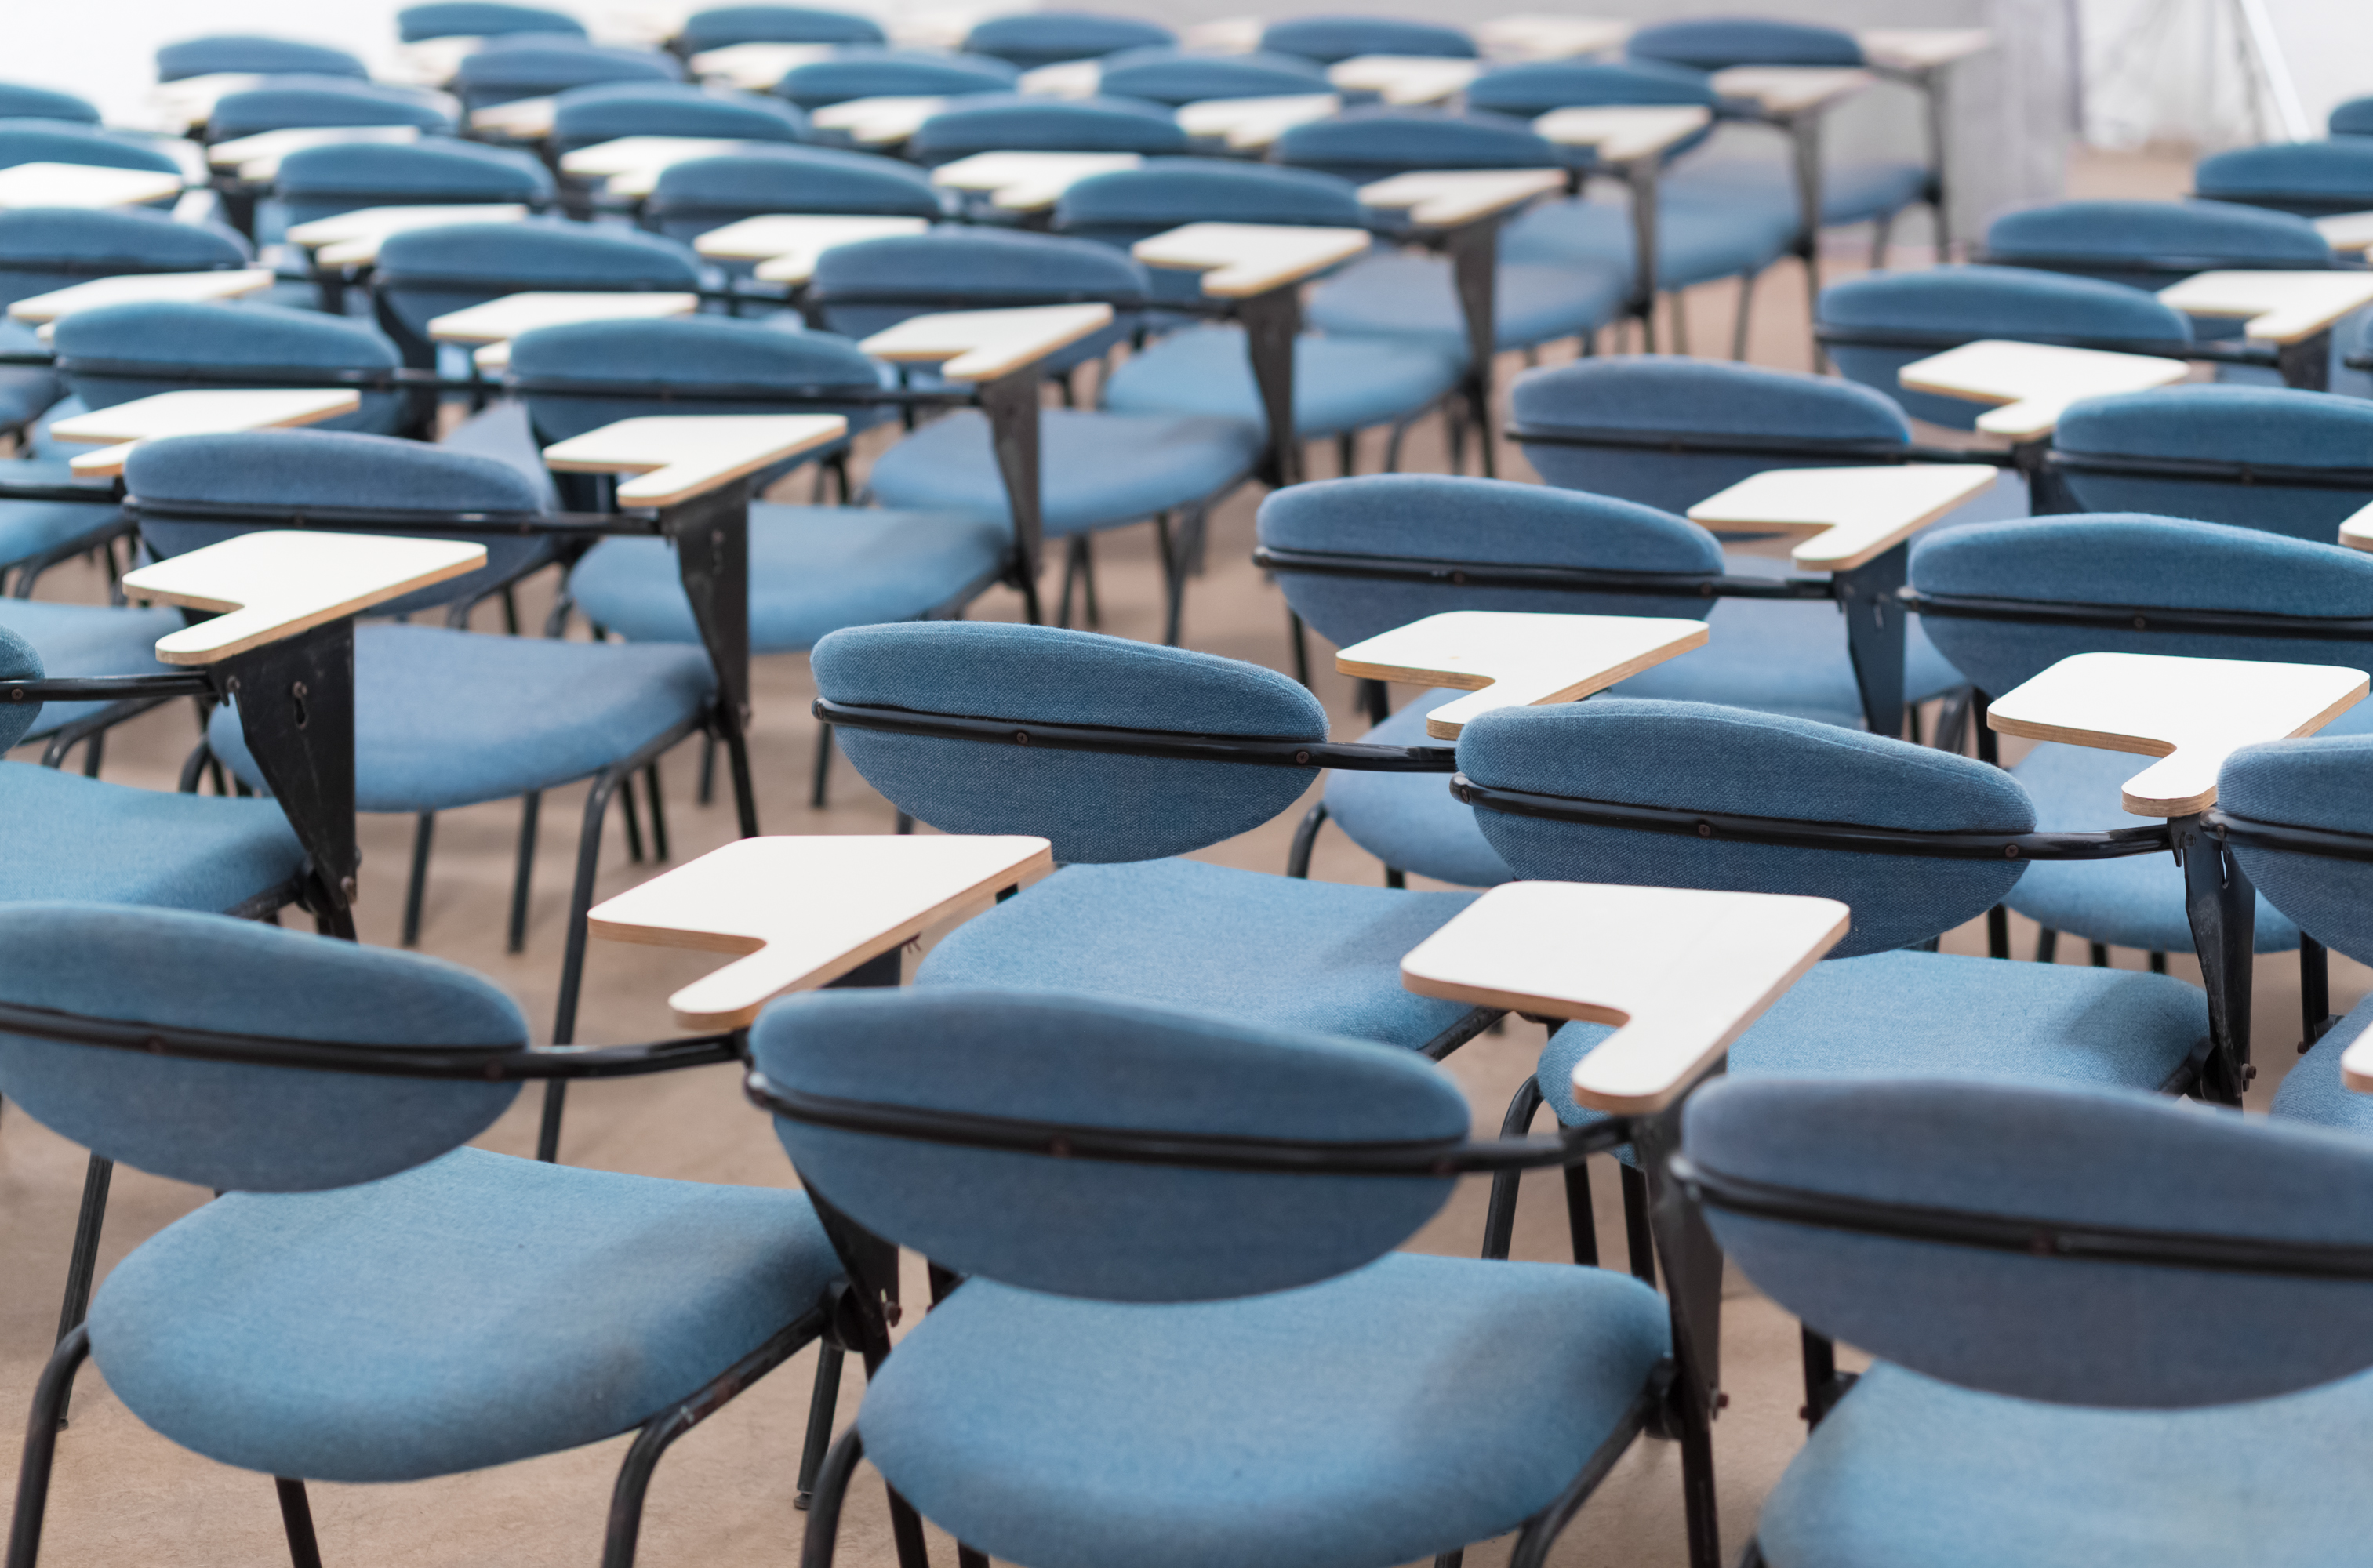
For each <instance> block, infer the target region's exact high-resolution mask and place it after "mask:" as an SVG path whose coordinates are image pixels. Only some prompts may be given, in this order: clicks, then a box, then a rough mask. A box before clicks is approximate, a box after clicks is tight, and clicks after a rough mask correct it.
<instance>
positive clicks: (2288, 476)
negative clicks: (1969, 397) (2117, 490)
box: [2043, 447, 2373, 490]
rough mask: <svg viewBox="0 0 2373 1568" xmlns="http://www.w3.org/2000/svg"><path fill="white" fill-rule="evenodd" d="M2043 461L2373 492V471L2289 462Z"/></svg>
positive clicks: (2107, 456)
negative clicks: (2301, 464) (2312, 466)
mask: <svg viewBox="0 0 2373 1568" xmlns="http://www.w3.org/2000/svg"><path fill="white" fill-rule="evenodd" d="M2043 460H2044V461H2045V462H2046V463H2048V464H2050V465H2051V466H2052V467H2053V468H2056V469H2065V470H2068V471H2070V472H2072V473H2114V474H2133V475H2136V476H2139V477H2141V478H2145V479H2161V478H2175V479H2206V480H2222V481H2224V482H2227V483H2229V484H2278V485H2286V486H2288V487H2290V488H2292V489H2296V490H2373V468H2354V469H2352V468H2302V467H2299V466H2297V465H2295V464H2289V463H2241V462H2232V461H2228V460H2225V459H2215V458H2145V457H2128V456H2124V455H2122V454H2118V453H2110V452H2069V451H2063V450H2062V449H2060V448H2059V447H2053V448H2052V451H2051V452H2050V453H2049V454H2047V455H2046V456H2045V458H2044V459H2043Z"/></svg>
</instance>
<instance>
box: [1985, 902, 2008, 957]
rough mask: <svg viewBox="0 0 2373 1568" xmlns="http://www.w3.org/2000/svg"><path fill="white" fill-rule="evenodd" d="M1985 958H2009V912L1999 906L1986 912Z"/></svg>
mask: <svg viewBox="0 0 2373 1568" xmlns="http://www.w3.org/2000/svg"><path fill="white" fill-rule="evenodd" d="M1986 957H1987V958H2009V957H2010V911H2008V910H2006V909H2005V908H2004V907H2003V906H2002V905H2000V904H1996V905H1995V906H1994V907H1993V908H1992V909H1990V910H1988V911H1986Z"/></svg>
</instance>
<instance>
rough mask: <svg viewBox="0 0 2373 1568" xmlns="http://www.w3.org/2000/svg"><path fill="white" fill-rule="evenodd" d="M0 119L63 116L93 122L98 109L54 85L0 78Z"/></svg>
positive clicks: (65, 119) (55, 117)
mask: <svg viewBox="0 0 2373 1568" xmlns="http://www.w3.org/2000/svg"><path fill="white" fill-rule="evenodd" d="M0 120H64V121H67V122H72V123H75V124H78V125H96V124H98V123H99V109H98V106H97V105H95V104H93V103H91V102H90V101H89V100H88V99H81V98H76V96H75V95H74V94H72V93H69V92H60V91H59V90H58V89H57V88H55V87H34V86H33V85H31V84H30V83H28V82H0Z"/></svg>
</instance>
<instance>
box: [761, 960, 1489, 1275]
mask: <svg viewBox="0 0 2373 1568" xmlns="http://www.w3.org/2000/svg"><path fill="white" fill-rule="evenodd" d="M750 1049H751V1060H752V1063H753V1064H754V1066H755V1067H756V1068H757V1070H758V1071H759V1072H761V1073H763V1074H766V1078H767V1081H768V1082H769V1083H771V1084H772V1085H774V1086H776V1087H777V1088H778V1089H780V1090H783V1091H785V1092H787V1093H798V1094H805V1095H821V1096H824V1097H826V1098H833V1099H838V1100H853V1101H858V1102H860V1103H866V1104H875V1105H895V1106H904V1107H908V1108H913V1109H938V1110H961V1111H963V1112H964V1113H966V1114H969V1115H976V1116H998V1117H1007V1118H1013V1119H1018V1120H1021V1121H1036V1122H1046V1123H1053V1124H1055V1125H1058V1126H1067V1127H1110V1128H1140V1129H1159V1130H1160V1131H1162V1132H1171V1133H1179V1134H1187V1135H1201V1136H1206V1137H1214V1136H1224V1137H1239V1138H1262V1139H1271V1138H1274V1139H1291V1140H1293V1141H1296V1142H1317V1143H1350V1144H1367V1143H1420V1144H1422V1143H1431V1142H1436V1141H1455V1140H1456V1139H1458V1138H1461V1137H1463V1136H1464V1135H1465V1133H1466V1132H1467V1120H1468V1117H1467V1101H1466V1098H1465V1097H1464V1096H1462V1095H1461V1094H1460V1093H1459V1092H1458V1089H1457V1087H1456V1086H1455V1084H1454V1083H1453V1082H1452V1081H1451V1079H1450V1077H1449V1076H1448V1074H1444V1073H1443V1072H1442V1071H1441V1069H1439V1068H1437V1067H1435V1066H1434V1065H1433V1064H1432V1063H1430V1062H1428V1061H1426V1060H1425V1059H1423V1058H1422V1057H1420V1056H1417V1055H1416V1054H1414V1053H1412V1052H1409V1051H1395V1050H1391V1049H1389V1048H1386V1047H1384V1046H1380V1045H1375V1044H1372V1043H1369V1042H1367V1041H1364V1040H1329V1039H1326V1038H1323V1037H1312V1036H1310V1035H1307V1034H1304V1033H1301V1032H1295V1031H1286V1030H1283V1029H1280V1028H1277V1027H1276V1026H1274V1025H1266V1024H1257V1023H1252V1022H1248V1021H1235V1020H1223V1019H1219V1018H1214V1017H1210V1016H1198V1015H1196V1014H1192V1013H1180V1012H1175V1011H1167V1010H1162V1009H1156V1008H1151V1007H1144V1006H1134V1005H1128V1004H1125V1003H1119V1002H1115V1001H1111V1000H1106V999H1102V998H1098V997H1095V996H1089V995H1078V994H1072V995H1065V994H1062V993H1027V992H1016V991H1013V990H1011V989H1008V988H999V989H996V990H958V989H954V988H953V987H951V986H948V985H937V986H932V987H928V988H922V989H914V990H906V991H876V992H872V993H857V992H848V993H838V994H833V995H822V994H818V995H811V996H801V997H798V998H795V999H789V1000H787V1001H785V1002H784V1003H781V1004H779V1005H774V1006H771V1007H769V1008H767V1010H766V1014H765V1015H764V1016H762V1017H761V1018H760V1020H759V1022H758V1024H757V1026H756V1027H755V1028H754V1029H753V1030H752V1031H751V1036H750ZM775 1130H776V1132H777V1136H779V1137H780V1138H781V1139H782V1143H783V1146H784V1148H785V1149H786V1150H788V1151H789V1154H790V1156H791V1160H792V1162H793V1163H794V1164H795V1165H796V1166H798V1167H799V1171H800V1180H801V1185H802V1186H806V1187H810V1188H812V1190H814V1191H819V1192H823V1193H824V1194H826V1195H827V1197H828V1198H829V1199H830V1201H831V1202H833V1203H834V1204H835V1205H836V1207H839V1208H841V1209H843V1210H844V1211H845V1212H846V1213H847V1214H848V1215H849V1217H850V1218H852V1219H854V1220H855V1221H856V1222H857V1223H858V1224H859V1225H863V1226H864V1227H865V1228H866V1229H867V1230H869V1231H871V1232H872V1233H873V1234H874V1235H876V1236H880V1237H884V1238H892V1237H894V1238H895V1239H896V1240H897V1241H898V1242H899V1243H900V1244H901V1245H903V1246H906V1247H911V1248H914V1249H916V1250H918V1251H920V1252H924V1253H927V1254H928V1255H929V1257H930V1258H931V1259H932V1260H933V1261H935V1262H939V1263H941V1264H943V1265H944V1266H946V1267H948V1268H951V1269H953V1270H955V1271H956V1272H959V1273H962V1274H966V1275H971V1276H976V1277H979V1278H981V1279H986V1280H994V1281H996V1282H998V1283H1001V1284H1006V1285H1012V1286H1018V1287H1020V1288H1021V1289H1023V1290H1024V1291H1043V1292H1049V1293H1054V1294H1057V1295H1070V1296H1086V1297H1091V1298H1093V1299H1096V1300H1099V1301H1132V1302H1175V1301H1216V1300H1221V1299H1224V1298H1227V1297H1232V1296H1244V1295H1257V1294H1259V1293H1261V1292H1265V1291H1275V1290H1286V1289H1291V1288H1292V1287H1293V1286H1296V1285H1305V1284H1312V1283H1316V1282H1317V1281H1320V1280H1324V1279H1331V1278H1333V1277H1334V1276H1335V1275H1337V1274H1340V1273H1343V1272H1347V1271H1349V1270H1351V1269H1356V1268H1358V1267H1360V1266H1361V1265H1362V1264H1363V1263H1367V1262H1370V1261H1372V1260H1374V1259H1375V1258H1377V1257H1378V1256H1380V1255H1381V1254H1383V1253H1385V1252H1387V1251H1389V1250H1391V1249H1393V1248H1394V1247H1397V1246H1398V1245H1399V1244H1400V1243H1402V1242H1404V1241H1406V1240H1408V1239H1409V1237H1410V1236H1411V1235H1413V1234H1415V1232H1416V1231H1417V1229H1418V1228H1419V1227H1420V1225H1424V1224H1425V1222H1426V1221H1427V1220H1429V1219H1431V1218H1432V1216H1433V1215H1434V1214H1435V1213H1436V1212H1437V1211H1438V1210H1439V1209H1440V1208H1441V1207H1442V1205H1443V1202H1444V1200H1445V1199H1447V1198H1448V1197H1449V1196H1450V1193H1451V1190H1452V1188H1453V1186H1454V1185H1455V1182H1454V1181H1453V1180H1452V1179H1444V1178H1439V1177H1424V1176H1418V1177H1406V1178H1397V1179H1380V1178H1375V1177H1360V1176H1312V1175H1306V1174H1305V1175H1292V1176H1280V1175H1278V1174H1273V1173H1266V1172H1255V1171H1234V1172H1222V1171H1211V1170H1195V1169H1188V1168H1184V1167H1175V1166H1159V1165H1131V1164H1122V1163H1115V1162H1105V1161H1097V1160H1081V1161H1072V1160H1063V1159H1054V1158H1049V1157H1047V1156H1045V1155H1043V1154H1023V1153H1019V1152H1011V1151H1001V1150H986V1149H968V1148H963V1147H958V1146H955V1145H953V1144H934V1143H929V1142H926V1141H923V1140H920V1139H916V1138H911V1137H905V1136H900V1135H898V1134H896V1133H871V1132H855V1131H850V1130H846V1129H837V1128H825V1127H817V1126H814V1125H812V1124H809V1123H805V1122H801V1121H793V1120H789V1119H785V1118H777V1121H776V1123H775Z"/></svg>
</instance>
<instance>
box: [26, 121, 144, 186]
mask: <svg viewBox="0 0 2373 1568" xmlns="http://www.w3.org/2000/svg"><path fill="white" fill-rule="evenodd" d="M20 163H78V164H88V165H92V166H95V167H97V168H146V169H153V170H155V171H156V172H158V173H159V174H178V173H180V172H181V165H180V164H179V163H176V162H175V161H174V160H173V157H172V155H171V154H169V153H168V152H166V151H165V150H164V148H163V147H162V146H160V145H158V138H156V137H153V136H142V137H134V136H132V135H130V134H118V133H115V132H112V131H109V130H106V129H104V128H102V127H99V126H96V125H93V126H88V127H85V126H81V125H76V124H72V123H70V122H66V121H63V120H0V168H15V167H16V166H17V165H18V164H20Z"/></svg>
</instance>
